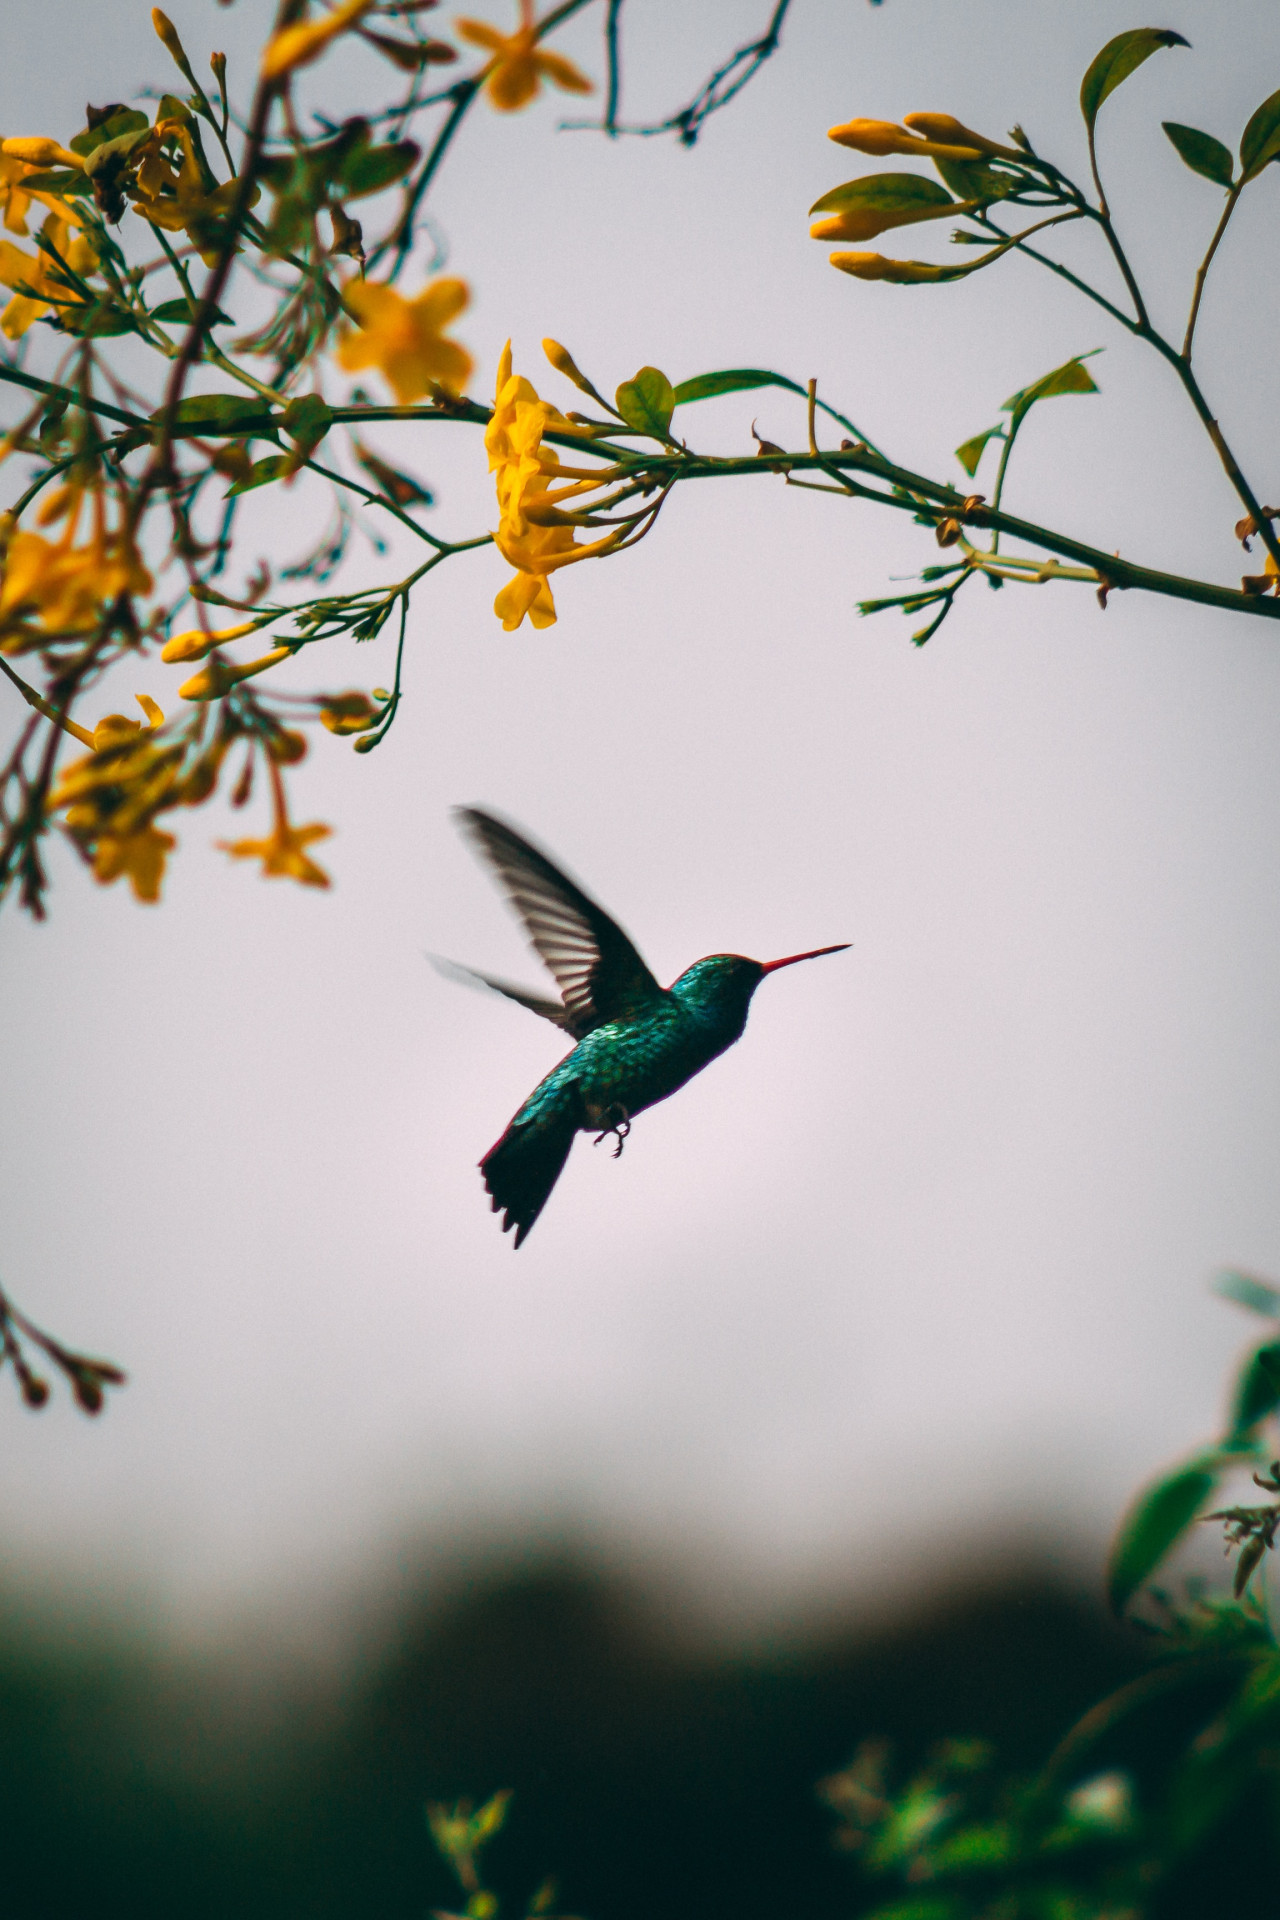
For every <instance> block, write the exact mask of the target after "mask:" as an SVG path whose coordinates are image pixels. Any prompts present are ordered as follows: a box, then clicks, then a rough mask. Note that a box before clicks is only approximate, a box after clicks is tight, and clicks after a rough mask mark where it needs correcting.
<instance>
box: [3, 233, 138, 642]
mask: <svg viewBox="0 0 1280 1920" xmlns="http://www.w3.org/2000/svg"><path fill="white" fill-rule="evenodd" d="M2 244H3V243H2V242H0V245H2ZM83 500H84V493H83V490H82V489H81V488H78V487H69V488H67V489H66V490H65V501H64V502H60V503H58V505H57V511H59V512H65V514H66V526H65V528H64V529H63V532H62V535H61V537H60V538H59V539H58V540H46V539H45V538H44V536H43V535H42V534H38V533H31V532H28V531H26V530H25V529H24V530H22V531H20V532H18V533H15V534H14V535H13V536H12V538H11V539H10V541H9V547H8V552H7V554H6V555H5V561H4V572H3V577H2V578H0V650H3V651H4V652H6V653H21V652H23V651H24V650H25V649H27V648H29V647H31V646H41V645H45V644H47V643H48V641H49V640H51V639H55V638H63V637H66V636H68V635H72V634H77V633H86V632H89V631H91V630H92V629H93V627H95V626H96V625H97V622H98V620H99V619H100V617H101V614H102V610H103V608H104V607H107V606H109V605H110V604H111V603H112V602H113V601H115V600H118V599H119V597H120V596H121V594H132V593H148V592H149V591H150V589H151V575H150V574H149V573H148V572H147V570H146V568H145V567H144V566H143V564H142V561H141V559H140V558H139V556H138V551H137V548H136V547H135V546H134V545H133V544H132V542H131V541H127V540H125V538H124V537H123V535H122V534H121V533H120V532H118V531H117V532H114V533H113V532H111V531H109V530H108V528H107V524H106V510H105V506H104V503H103V498H102V494H101V493H100V492H98V491H97V490H96V489H95V491H94V493H93V532H92V534H91V536H90V539H89V541H88V543H87V545H85V546H83V547H78V546H76V545H75V536H76V529H77V526H78V523H79V519H80V513H81V508H82V505H83ZM36 618H38V619H39V620H40V622H41V623H42V624H41V626H40V627H35V626H32V625H31V624H30V623H31V621H32V620H33V619H36Z"/></svg>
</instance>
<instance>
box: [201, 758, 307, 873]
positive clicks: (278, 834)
mask: <svg viewBox="0 0 1280 1920" xmlns="http://www.w3.org/2000/svg"><path fill="white" fill-rule="evenodd" d="M267 765H268V767H269V768H270V770H271V790H272V795H273V799H274V804H275V825H274V826H273V827H272V829H271V834H270V837H269V838H268V839H266V840H219V842H218V845H219V846H220V847H221V848H222V851H223V852H224V853H229V854H231V856H232V857H233V859H236V860H261V862H262V877H263V879H264V880H299V881H301V883H302V885H303V886H304V887H327V886H328V885H329V876H328V874H327V873H326V872H325V870H324V868H323V867H318V866H317V865H316V863H315V861H314V860H312V859H311V857H310V856H309V854H308V853H307V851H306V850H307V848H308V847H309V846H310V845H311V844H312V842H313V841H315V840H326V839H328V837H329V835H330V834H331V833H332V831H333V829H332V827H326V826H322V825H321V824H320V822H319V821H312V823H311V825H310V826H309V827H295V826H294V825H293V823H292V821H291V820H290V819H289V814H288V809H287V807H286V806H285V798H284V782H283V781H282V780H281V778H280V770H279V768H278V767H277V766H276V763H275V761H274V759H268V761H267Z"/></svg>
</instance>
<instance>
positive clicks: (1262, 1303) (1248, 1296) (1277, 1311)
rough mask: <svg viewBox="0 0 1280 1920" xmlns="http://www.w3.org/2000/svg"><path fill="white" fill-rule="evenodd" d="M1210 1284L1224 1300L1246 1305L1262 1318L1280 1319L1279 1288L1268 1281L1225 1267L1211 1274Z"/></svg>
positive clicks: (1240, 1305)
mask: <svg viewBox="0 0 1280 1920" xmlns="http://www.w3.org/2000/svg"><path fill="white" fill-rule="evenodd" d="M1211 1285H1212V1287H1213V1291H1214V1292H1215V1293H1217V1294H1221V1296H1222V1298H1223V1299H1224V1300H1234V1301H1235V1303H1236V1305H1237V1306H1238V1307H1248V1309H1249V1311H1250V1313H1260V1314H1262V1315H1263V1317H1264V1319H1267V1320H1280V1288H1276V1287H1273V1286H1271V1285H1270V1284H1269V1282H1268V1281H1266V1280H1259V1279H1257V1278H1256V1277H1255V1275H1253V1274H1252V1273H1238V1272H1236V1270H1235V1269H1234V1268H1232V1267H1227V1268H1225V1269H1224V1270H1223V1272H1221V1273H1216V1274H1215V1275H1214V1276H1213V1280H1212V1282H1211Z"/></svg>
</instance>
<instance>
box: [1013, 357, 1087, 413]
mask: <svg viewBox="0 0 1280 1920" xmlns="http://www.w3.org/2000/svg"><path fill="white" fill-rule="evenodd" d="M1101 352H1102V348H1101V347H1094V348H1092V349H1091V350H1090V351H1089V352H1088V353H1077V354H1074V355H1073V356H1072V358H1071V359H1070V360H1064V361H1063V363H1062V365H1061V366H1060V367H1055V368H1054V369H1053V372H1052V373H1046V374H1045V375H1044V376H1043V377H1042V378H1041V379H1039V380H1034V381H1033V382H1032V383H1031V385H1030V386H1029V387H1022V388H1020V390H1019V391H1018V392H1017V393H1013V394H1010V396H1009V398H1008V399H1007V400H1006V401H1005V402H1004V405H1003V407H1002V408H1001V411H1002V412H1003V413H1011V414H1012V415H1013V417H1014V420H1015V421H1020V420H1021V419H1022V417H1023V415H1024V414H1026V413H1027V412H1028V411H1029V410H1030V409H1031V408H1032V407H1034V406H1035V404H1036V401H1037V400H1052V399H1054V398H1055V397H1056V396H1057V395H1058V394H1060V393H1096V392H1097V391H1098V386H1097V382H1096V381H1095V380H1094V378H1093V375H1092V374H1091V373H1090V372H1089V369H1088V368H1087V367H1086V366H1085V364H1084V362H1085V361H1086V360H1092V359H1093V357H1094V355H1095V354H1098V353H1101Z"/></svg>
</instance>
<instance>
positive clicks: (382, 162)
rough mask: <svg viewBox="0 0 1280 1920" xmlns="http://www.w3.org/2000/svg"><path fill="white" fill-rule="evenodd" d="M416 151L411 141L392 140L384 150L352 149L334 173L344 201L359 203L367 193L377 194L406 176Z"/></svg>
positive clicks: (373, 148)
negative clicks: (336, 173) (336, 172)
mask: <svg viewBox="0 0 1280 1920" xmlns="http://www.w3.org/2000/svg"><path fill="white" fill-rule="evenodd" d="M418 151H419V150H418V148H417V147H416V146H415V145H414V143H413V141H412V140H395V141H393V142H391V143H390V145H388V146H385V147H366V146H357V147H354V148H353V149H352V151H351V152H350V153H348V154H347V155H346V156H345V157H344V159H343V161H342V165H341V167H340V168H339V169H338V180H339V182H340V184H341V187H342V191H343V193H344V195H345V197H346V198H347V199H348V200H360V199H363V197H364V195H365V194H367V193H381V192H382V189H383V188H384V187H389V186H392V185H394V183H395V182H396V181H397V180H401V179H403V178H404V176H405V174H406V173H408V171H409V169H410V167H411V166H412V165H413V164H414V161H415V160H416V159H417V158H418Z"/></svg>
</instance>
